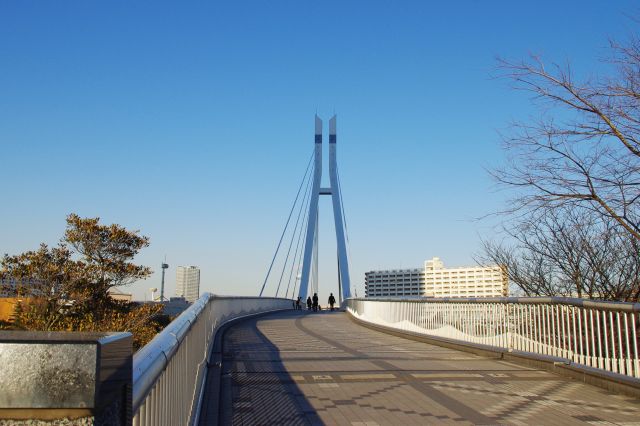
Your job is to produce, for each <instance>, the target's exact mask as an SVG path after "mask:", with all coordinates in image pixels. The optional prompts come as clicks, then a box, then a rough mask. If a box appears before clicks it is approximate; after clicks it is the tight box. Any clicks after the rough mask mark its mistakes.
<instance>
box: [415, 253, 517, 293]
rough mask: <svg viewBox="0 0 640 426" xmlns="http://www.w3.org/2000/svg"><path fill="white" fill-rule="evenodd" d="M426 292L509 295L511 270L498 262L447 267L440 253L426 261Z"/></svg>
mask: <svg viewBox="0 0 640 426" xmlns="http://www.w3.org/2000/svg"><path fill="white" fill-rule="evenodd" d="M424 287H425V292H426V294H428V295H432V296H433V297H503V296H508V295H509V280H508V278H507V271H506V270H505V269H504V268H503V267H501V266H498V265H495V266H489V267H482V266H472V267H462V268H445V267H444V263H443V262H442V261H441V260H440V258H438V257H434V258H433V259H431V260H427V261H425V262H424Z"/></svg>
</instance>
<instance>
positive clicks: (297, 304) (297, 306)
mask: <svg viewBox="0 0 640 426" xmlns="http://www.w3.org/2000/svg"><path fill="white" fill-rule="evenodd" d="M301 309H302V306H300V296H298V299H297V300H296V310H297V311H299V310H301Z"/></svg>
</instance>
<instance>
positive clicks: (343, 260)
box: [298, 115, 351, 301]
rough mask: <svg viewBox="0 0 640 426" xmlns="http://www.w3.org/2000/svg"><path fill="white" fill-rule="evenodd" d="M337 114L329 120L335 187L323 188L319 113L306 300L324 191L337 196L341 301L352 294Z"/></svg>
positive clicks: (306, 256)
mask: <svg viewBox="0 0 640 426" xmlns="http://www.w3.org/2000/svg"><path fill="white" fill-rule="evenodd" d="M336 141H337V138H336V116H335V115H334V116H333V117H331V119H330V120H329V179H330V183H331V187H329V188H321V187H320V184H321V182H322V120H321V119H320V118H319V117H318V116H317V115H316V134H315V154H314V159H315V167H314V176H313V186H312V188H311V202H310V203H309V221H308V224H307V233H306V238H305V244H304V258H303V262H302V277H301V280H300V293H299V294H298V295H299V296H300V298H301V299H302V300H303V301H304V300H306V298H307V295H308V293H309V276H310V273H311V260H312V257H313V250H314V246H315V244H314V241H315V239H316V238H317V232H318V226H317V224H318V199H319V198H320V195H331V198H332V200H333V219H334V221H335V228H336V242H337V246H338V275H339V278H340V279H339V281H338V283H339V286H340V294H339V296H338V297H340V296H341V297H340V299H341V301H342V300H345V299H347V298H349V297H350V296H351V280H350V279H349V260H348V258H347V245H346V241H345V229H344V218H343V217H342V211H343V210H342V205H341V201H342V200H341V199H340V187H339V183H338V165H337V163H336Z"/></svg>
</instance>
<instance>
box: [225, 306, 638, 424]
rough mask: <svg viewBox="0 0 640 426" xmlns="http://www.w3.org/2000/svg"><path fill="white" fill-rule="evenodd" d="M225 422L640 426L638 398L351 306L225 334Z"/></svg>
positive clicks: (272, 319) (276, 317) (255, 323)
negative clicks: (398, 325) (403, 330)
mask: <svg viewBox="0 0 640 426" xmlns="http://www.w3.org/2000/svg"><path fill="white" fill-rule="evenodd" d="M223 351H224V352H223V357H224V358H223V366H222V368H223V370H222V371H223V375H222V391H221V392H222V395H221V424H234V425H260V424H263V425H280V424H300V425H304V424H327V425H330V424H339V425H368V426H373V425H429V424H454V423H455V424H478V425H498V424H514V425H523V424H535V425H573V424H583V425H584V424H594V425H612V424H617V425H640V401H638V400H635V399H633V398H630V397H626V396H622V395H613V394H610V393H608V392H607V391H605V390H602V389H600V388H597V387H593V386H590V385H585V384H582V383H580V382H577V381H574V380H571V379H567V378H564V377H560V376H557V375H554V374H552V373H549V372H546V371H541V370H536V369H532V368H527V367H523V366H521V365H517V364H513V363H510V362H505V361H500V360H497V359H488V358H483V357H480V356H476V355H473V354H470V353H466V352H459V351H456V350H452V349H446V348H442V347H439V346H434V345H429V344H426V343H420V342H416V341H412V340H407V339H403V338H401V337H395V336H392V335H388V334H385V333H381V332H378V331H374V330H371V329H368V328H366V327H362V326H359V325H358V324H356V323H354V322H353V321H351V320H350V319H349V317H348V314H345V313H338V312H322V313H316V314H313V313H311V314H309V313H307V312H300V311H297V312H296V311H291V312H286V313H279V314H273V315H269V316H264V317H261V318H258V319H253V320H247V321H244V322H241V323H239V324H238V325H236V326H234V327H233V328H231V329H230V330H229V331H228V332H227V333H226V336H225V338H224V343H223Z"/></svg>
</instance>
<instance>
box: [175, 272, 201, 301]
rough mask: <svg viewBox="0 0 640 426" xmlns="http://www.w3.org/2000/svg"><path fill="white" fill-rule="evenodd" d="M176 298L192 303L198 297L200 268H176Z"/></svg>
mask: <svg viewBox="0 0 640 426" xmlns="http://www.w3.org/2000/svg"><path fill="white" fill-rule="evenodd" d="M176 296H177V297H184V298H185V299H186V300H187V302H189V303H193V302H195V301H196V300H198V298H199V297H200V268H198V267H197V266H178V268H177V269H176Z"/></svg>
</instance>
